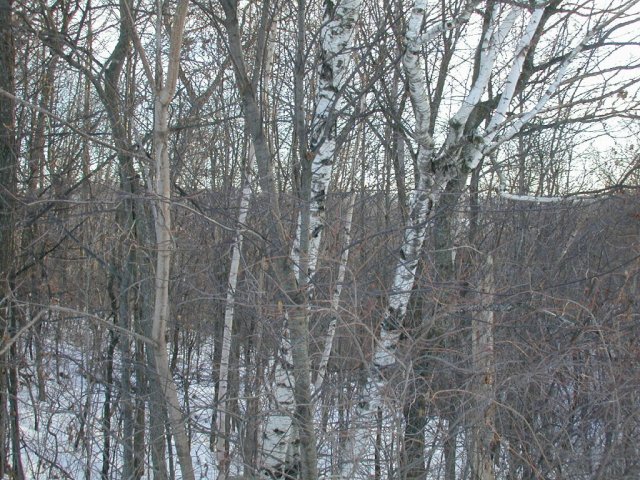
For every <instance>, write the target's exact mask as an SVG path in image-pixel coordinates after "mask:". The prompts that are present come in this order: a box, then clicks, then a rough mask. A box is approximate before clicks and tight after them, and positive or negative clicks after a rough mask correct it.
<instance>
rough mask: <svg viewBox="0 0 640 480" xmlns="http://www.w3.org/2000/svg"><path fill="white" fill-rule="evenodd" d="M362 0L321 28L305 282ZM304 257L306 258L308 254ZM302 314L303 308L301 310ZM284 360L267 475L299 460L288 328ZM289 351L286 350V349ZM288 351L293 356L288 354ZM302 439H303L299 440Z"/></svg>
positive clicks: (353, 0)
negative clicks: (294, 421) (294, 429)
mask: <svg viewBox="0 0 640 480" xmlns="http://www.w3.org/2000/svg"><path fill="white" fill-rule="evenodd" d="M361 5H362V0H345V1H342V2H340V3H339V4H338V5H337V6H335V9H333V8H332V6H331V4H330V2H327V10H326V17H325V23H324V25H323V27H322V29H321V32H320V38H321V44H322V52H321V55H322V63H321V65H320V67H319V72H318V75H319V80H318V95H317V99H316V107H315V112H314V117H313V121H312V124H311V132H310V152H311V154H313V162H312V167H311V175H312V177H311V192H310V195H311V198H310V199H309V202H310V205H309V222H308V223H309V227H308V230H307V231H306V232H303V231H302V225H303V222H302V218H301V215H299V216H298V226H297V230H296V237H295V239H294V243H293V247H292V251H291V260H292V265H293V270H294V275H295V277H296V278H297V280H298V284H299V285H303V284H308V283H309V280H310V278H311V277H312V276H313V274H314V272H315V269H316V265H317V261H318V251H319V248H320V240H321V234H322V230H323V228H324V222H325V215H324V214H325V198H326V192H327V189H328V188H329V182H330V180H331V173H332V167H333V162H334V156H335V148H336V141H335V128H336V127H335V125H336V116H337V112H338V111H339V110H340V108H341V101H340V96H341V90H342V89H343V87H344V84H345V80H346V78H347V70H348V65H349V57H350V52H349V46H350V44H351V41H352V37H353V34H354V29H355V26H356V22H357V19H358V15H359V13H360V7H361ZM302 235H308V243H307V245H308V246H307V251H306V252H303V251H301V250H302V249H301V245H302ZM302 256H304V257H305V258H304V259H303V258H302ZM301 264H303V265H305V269H306V271H301V269H300V265H301ZM297 314H298V315H301V314H302V313H300V312H298V313H297ZM307 315H308V308H307ZM280 350H281V355H282V357H283V359H282V361H281V362H277V363H276V366H275V382H276V388H275V392H274V397H275V401H276V403H277V404H278V406H279V407H280V408H279V409H278V413H276V414H273V415H271V416H270V417H269V418H268V421H267V424H266V426H265V434H264V444H263V452H264V457H263V468H262V473H263V475H265V476H268V475H272V474H273V472H277V471H282V470H285V471H286V469H287V468H290V467H291V464H292V463H294V462H296V459H295V455H296V454H295V453H294V454H293V458H290V459H289V460H288V459H287V452H292V451H293V452H295V451H296V450H297V447H296V446H295V445H290V443H291V442H292V441H295V440H297V438H296V437H297V434H293V432H292V423H291V416H290V415H291V414H292V413H293V412H292V410H291V407H292V406H293V390H294V388H295V384H294V382H293V375H292V373H291V370H292V369H293V362H292V360H291V357H290V355H291V345H290V343H289V338H288V335H287V334H286V333H285V334H284V335H283V337H282V341H281V345H280ZM285 352H286V353H285ZM286 355H289V357H287V356H286ZM294 443H297V442H294Z"/></svg>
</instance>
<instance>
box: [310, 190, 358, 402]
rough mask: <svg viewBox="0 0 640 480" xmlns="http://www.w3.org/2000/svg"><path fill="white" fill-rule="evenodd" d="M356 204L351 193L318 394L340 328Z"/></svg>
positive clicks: (320, 368)
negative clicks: (339, 315) (340, 307)
mask: <svg viewBox="0 0 640 480" xmlns="http://www.w3.org/2000/svg"><path fill="white" fill-rule="evenodd" d="M355 202H356V194H355V193H351V195H350V197H349V206H348V207H347V215H346V217H345V219H344V227H343V242H344V244H345V245H346V247H345V249H344V250H343V251H342V254H341V255H340V265H339V266H338V278H337V279H336V287H335V289H334V290H333V295H332V297H331V305H330V311H331V320H330V321H329V326H328V327H327V335H326V336H325V341H324V347H323V350H322V357H321V358H320V363H319V364H318V374H317V376H316V381H315V383H314V385H313V386H314V390H315V391H316V392H317V391H318V390H320V387H322V383H323V382H324V377H325V375H326V374H327V365H328V364H329V358H330V357H331V350H332V348H333V340H334V338H335V335H336V328H337V327H338V308H339V306H340V294H341V293H342V286H343V284H344V278H345V274H346V272H347V264H348V262H349V250H350V249H349V244H350V243H351V225H352V224H353V210H354V207H355Z"/></svg>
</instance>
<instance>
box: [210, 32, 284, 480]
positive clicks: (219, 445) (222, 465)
mask: <svg viewBox="0 0 640 480" xmlns="http://www.w3.org/2000/svg"><path fill="white" fill-rule="evenodd" d="M277 25H278V22H277V21H276V20H274V21H273V22H272V25H271V29H270V32H269V36H268V38H267V41H266V46H267V48H266V52H265V56H264V71H265V78H264V83H265V86H266V87H267V88H268V87H269V86H270V84H271V73H272V66H273V57H274V51H275V33H276V31H277ZM261 102H262V107H263V109H265V110H266V109H267V108H268V98H267V95H266V88H265V89H264V90H263V95H262V99H261ZM255 157H256V153H255V149H254V146H253V142H251V141H249V157H248V162H247V165H246V167H245V179H244V186H243V188H242V195H241V198H240V211H239V212H238V226H237V230H236V238H235V241H234V244H233V251H232V254H231V266H230V268H229V281H228V288H227V299H226V304H225V311H224V327H223V332H222V348H221V356H220V373H219V383H218V404H217V405H218V415H217V417H218V418H217V428H218V437H217V439H216V457H217V460H218V475H219V477H220V478H221V480H224V479H225V478H226V476H227V475H228V470H229V463H230V461H231V459H230V458H228V451H227V449H226V448H225V443H226V441H227V438H228V435H229V432H228V431H227V427H226V423H227V422H226V410H227V393H228V386H229V357H230V353H231V335H232V332H233V314H234V309H235V294H236V287H237V284H238V269H239V267H240V256H241V254H242V243H243V239H244V235H243V233H242V229H243V228H244V225H245V224H246V220H247V214H248V213H249V202H250V200H251V180H252V179H251V171H252V169H253V164H254V163H255ZM276 398H277V397H276Z"/></svg>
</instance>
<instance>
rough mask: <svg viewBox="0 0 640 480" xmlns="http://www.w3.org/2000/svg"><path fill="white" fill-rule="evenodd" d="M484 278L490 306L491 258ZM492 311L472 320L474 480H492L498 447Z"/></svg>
mask: <svg viewBox="0 0 640 480" xmlns="http://www.w3.org/2000/svg"><path fill="white" fill-rule="evenodd" d="M485 267H486V268H485V271H484V273H483V277H482V279H481V281H480V283H479V285H478V291H479V292H480V295H481V298H482V304H483V305H490V304H491V303H492V298H493V292H494V290H495V282H494V274H493V270H494V268H493V258H492V256H491V254H489V255H487V257H486V265H485ZM493 326H494V312H493V311H492V310H488V309H487V310H481V311H480V312H476V313H474V314H473V317H472V321H471V335H472V338H471V348H472V364H473V371H474V373H475V377H476V380H475V382H474V386H475V388H474V392H473V393H474V403H475V409H474V422H473V425H472V442H471V455H470V456H471V475H472V478H473V480H495V473H494V456H495V454H496V453H497V452H496V450H497V448H498V447H499V437H498V434H497V432H496V425H495V353H494V341H493Z"/></svg>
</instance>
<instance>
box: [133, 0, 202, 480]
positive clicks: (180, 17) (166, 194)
mask: <svg viewBox="0 0 640 480" xmlns="http://www.w3.org/2000/svg"><path fill="white" fill-rule="evenodd" d="M187 8H188V0H181V1H180V2H179V3H178V6H177V8H176V12H175V14H174V17H173V22H172V25H171V38H170V40H169V59H168V66H167V75H166V79H165V80H164V82H163V79H162V78H161V75H162V74H161V67H159V68H158V70H159V71H158V72H157V73H158V75H159V76H160V78H155V79H154V78H151V75H150V72H147V76H148V80H149V82H150V83H152V84H153V85H156V90H155V105H154V113H155V115H154V129H153V150H154V152H153V153H154V160H155V189H154V190H155V194H156V196H157V199H156V204H155V206H156V208H155V211H156V215H155V232H156V249H157V253H156V255H157V257H156V272H155V304H154V308H153V317H152V324H151V339H152V340H153V358H154V364H155V365H154V366H155V369H156V374H157V381H158V383H157V384H158V388H159V391H160V393H161V394H162V395H163V396H164V399H165V402H166V405H167V415H168V419H169V427H170V431H171V433H172V434H173V439H174V442H175V447H176V452H177V455H178V461H179V463H180V470H181V472H182V478H184V479H185V480H194V478H195V476H194V471H193V462H192V459H191V451H190V445H189V439H188V436H187V431H186V428H185V423H184V422H185V419H184V418H183V415H182V408H181V406H180V402H179V401H178V392H177V388H176V385H175V383H174V381H173V378H172V376H171V371H170V369H169V357H168V353H167V342H166V337H165V332H166V330H167V323H168V319H169V314H170V311H169V309H170V305H169V280H170V275H169V272H170V267H171V253H172V250H173V240H172V238H171V167H170V163H169V145H168V140H169V105H170V103H171V100H172V98H173V96H174V94H175V91H176V84H177V78H178V69H179V65H180V50H181V48H182V38H183V33H184V26H185V22H186V16H187ZM157 15H158V17H159V18H158V21H157V28H156V41H157V42H158V43H157V44H158V45H161V41H160V38H161V35H162V20H161V18H160V17H161V15H162V13H161V12H157ZM140 53H142V52H140ZM160 53H161V52H160V49H158V51H157V52H156V54H157V55H160ZM158 61H159V59H158ZM159 64H160V63H159Z"/></svg>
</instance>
